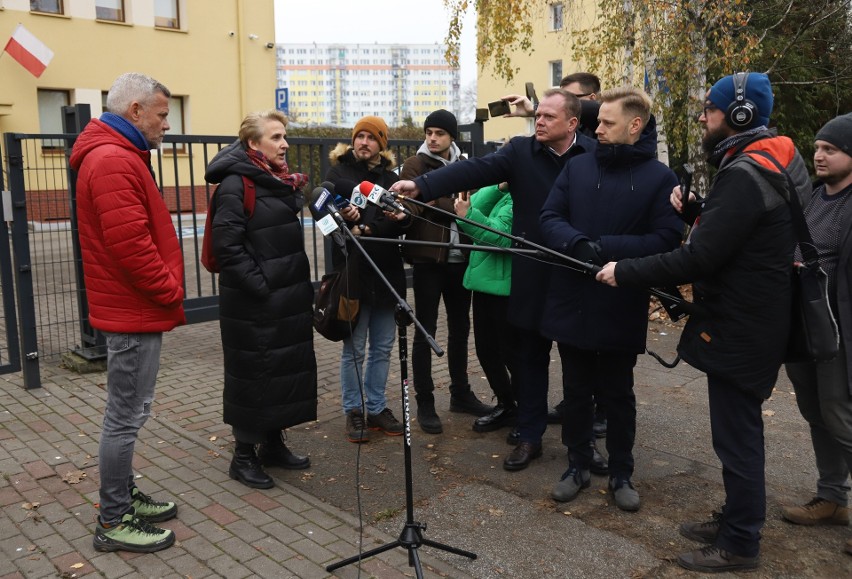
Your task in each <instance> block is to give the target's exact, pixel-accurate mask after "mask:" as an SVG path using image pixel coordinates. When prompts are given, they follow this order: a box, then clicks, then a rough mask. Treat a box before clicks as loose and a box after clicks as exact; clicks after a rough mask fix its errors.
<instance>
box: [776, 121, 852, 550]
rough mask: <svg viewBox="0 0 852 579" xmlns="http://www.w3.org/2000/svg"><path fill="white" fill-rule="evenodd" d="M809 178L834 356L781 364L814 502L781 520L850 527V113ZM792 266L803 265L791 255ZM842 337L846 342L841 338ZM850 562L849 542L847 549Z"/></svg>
mask: <svg viewBox="0 0 852 579" xmlns="http://www.w3.org/2000/svg"><path fill="white" fill-rule="evenodd" d="M814 147H815V151H814V172H815V173H816V176H817V179H819V180H820V181H821V183H820V184H819V185H818V186H817V187H816V188H815V189H814V191H813V194H812V195H811V196H810V198H809V199H807V200H804V199H803V200H802V206H803V207H804V214H805V221H806V222H807V224H808V229H809V230H810V232H811V237H813V240H814V245H815V246H816V250H817V253H818V254H819V264H820V266H821V267H822V269H823V270H825V272H826V273H827V274H828V295H829V300H830V302H831V309H832V311H833V312H834V314H835V316H836V317H837V321H838V323H839V324H840V352H839V353H838V355H837V357H836V358H834V360H830V361H828V362H819V363H816V362H809V363H802V364H787V365H786V368H787V376H789V377H790V381H791V382H792V383H793V388H794V389H795V391H796V403H797V404H798V405H799V410H800V411H801V413H802V416H803V417H804V418H805V420H807V421H808V424H809V425H810V428H811V442H812V443H813V446H814V456H815V457H816V466H817V471H818V472H819V479H818V480H817V492H816V496H815V497H814V498H813V499H812V500H811V501H810V502H808V503H806V504H804V505H801V506H791V507H784V508H783V509H782V511H781V515H782V516H783V517H784V519H786V520H787V521H789V522H791V523H796V524H799V525H848V524H849V511H848V509H847V506H848V502H849V474H850V473H852V380H850V377H852V366H850V364H852V340H850V339H849V337H850V336H852V303H850V300H849V296H850V295H852V203H850V198H852V113H847V114H845V115H842V116H839V117H836V118H835V119H833V120H831V121H829V122H828V123H827V124H826V125H825V126H824V127H823V128H821V129H820V130H819V131H818V132H817V134H816V139H815V142H814ZM796 259H797V260H801V254H800V252H798V251H797V253H796ZM844 337H845V338H844ZM846 552H847V553H849V554H850V555H852V539H850V540H848V541H847V542H846Z"/></svg>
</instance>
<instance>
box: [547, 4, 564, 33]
mask: <svg viewBox="0 0 852 579" xmlns="http://www.w3.org/2000/svg"><path fill="white" fill-rule="evenodd" d="M563 10H564V4H562V2H557V3H556V4H551V5H550V29H551V30H562V23H563V22H562V14H563Z"/></svg>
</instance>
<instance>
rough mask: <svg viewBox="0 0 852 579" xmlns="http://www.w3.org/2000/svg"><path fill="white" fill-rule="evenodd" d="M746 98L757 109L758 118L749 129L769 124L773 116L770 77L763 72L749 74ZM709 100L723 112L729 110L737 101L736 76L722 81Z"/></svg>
mask: <svg viewBox="0 0 852 579" xmlns="http://www.w3.org/2000/svg"><path fill="white" fill-rule="evenodd" d="M745 85H746V88H745V98H747V99H748V100H750V101H751V102H753V103H754V105H755V106H756V107H757V116H756V117H755V120H754V121H752V123H751V125H750V126H748V127H743V128H744V129H751V128H753V127H759V126H761V125H768V124H769V116H770V115H771V114H772V102H773V98H772V85H771V84H770V83H769V77H768V76H766V75H765V74H763V73H762V72H749V73H748V77H747V80H746V82H745ZM707 98H708V100H709V101H710V102H711V103H713V104H714V105H716V107H718V108H719V109H720V110H721V111H722V112H725V111H726V110H728V106H729V105H730V104H731V103H732V102H734V100H736V95H734V75H732V74H731V75H728V76H726V77H724V78H722V79H720V80H719V81H718V82H717V83H716V84H714V85H713V87H712V88H711V89H710V95H709V96H708V97H707Z"/></svg>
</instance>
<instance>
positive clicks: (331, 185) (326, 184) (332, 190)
mask: <svg viewBox="0 0 852 579" xmlns="http://www.w3.org/2000/svg"><path fill="white" fill-rule="evenodd" d="M320 186H321V187H325V188H326V190H327V191H328V192H329V193H335V187H334V183H332V182H331V181H323V182H322V183H320Z"/></svg>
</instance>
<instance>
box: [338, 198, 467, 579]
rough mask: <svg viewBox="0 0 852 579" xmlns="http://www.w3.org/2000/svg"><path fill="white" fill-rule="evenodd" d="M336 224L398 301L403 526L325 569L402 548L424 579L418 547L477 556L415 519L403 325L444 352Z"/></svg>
mask: <svg viewBox="0 0 852 579" xmlns="http://www.w3.org/2000/svg"><path fill="white" fill-rule="evenodd" d="M332 215H333V214H332ZM335 220H336V221H337V216H335ZM338 225H339V226H340V229H342V230H343V231H345V232H346V234H347V235H348V237H349V239H350V240H351V241H352V243H353V244H354V245H355V247H356V248H357V249H358V251H359V252H360V253H361V255H362V256H363V257H364V259H365V261H366V262H367V263H368V264H369V265H370V267H371V268H372V269H373V272H374V273H375V274H376V275H377V276H378V278H379V279H380V280H381V281H382V283H383V284H384V285H385V287H387V288H388V289H389V290H390V292H391V294H393V296H394V297H395V298H396V301H397V306H396V315H395V316H394V321H395V322H396V326H397V333H398V335H399V367H400V368H399V369H400V378H401V389H402V422H403V426H404V433H405V436H404V444H403V449H404V457H405V525H404V526H403V528H402V532H401V533H400V534H399V538H398V539H396V540H395V541H391V542H390V543H387V544H385V545H382V546H380V547H376V548H375V549H370V550H368V551H365V552H364V553H360V554H358V555H355V556H353V557H349V558H347V559H343V560H341V561H338V562H336V563H332V564H331V565H327V566H326V568H325V570H326V571H328V572H329V573H331V572H332V571H334V570H335V569H339V568H341V567H345V566H346V565H350V564H352V563H356V562H360V561H362V560H364V559H367V558H369V557H373V556H375V555H378V554H380V553H384V552H385V551H390V550H391V549H395V548H396V547H403V548H404V549H406V550H408V566H409V567H414V572H415V573H416V575H417V579H423V568H422V566H421V564H420V555H419V553H418V551H417V550H418V549H419V548H420V546H421V545H426V546H427V547H434V548H436V549H440V550H442V551H447V552H448V553H453V554H455V555H461V556H462V557H467V558H469V559H476V557H477V556H476V553H471V552H470V551H465V550H463V549H458V548H456V547H451V546H449V545H445V544H443V543H439V542H437V541H432V540H430V539H426V538H424V537H423V531H425V530H426V523H420V522H418V521H415V520H414V474H413V471H412V468H411V412H410V405H409V403H408V342H407V331H406V326H408V325H409V324H410V323H412V322H414V325H415V327H416V328H417V330H418V331H420V333H422V334H423V335H424V336H425V337H426V341H427V342H428V343H429V346H430V347H431V348H432V350H433V351H434V352H435V353H436V354H437V355H438V356H442V355H443V354H444V351H443V350H442V349H441V348H440V346H438V344H437V343H436V342H435V339H434V338H433V337H432V336H431V335H429V332H427V331H426V329H425V328H424V327H423V325H422V324H421V323H420V321H419V320H418V319H417V317H415V315H414V311H413V310H412V309H411V306H409V305H408V303H407V302H406V301H405V300H404V299H403V298H402V297H401V296H400V295H399V294H398V293H397V292H396V290H395V289H394V288H393V285H392V284H391V283H390V281H388V278H386V277H385V276H384V274H382V272H381V270H380V269H379V267H378V266H377V265H376V263H375V262H374V261H373V259H372V258H371V257H370V256H369V255H368V254H367V252H366V250H365V249H364V246H363V245H361V243H360V242H359V241H358V239H357V238H356V237H355V235H354V234H353V233H352V232H351V231H349V228H348V227H347V226H346V223H345V222H342V219H341V220H340V221H338ZM368 239H369V238H368ZM381 239H384V238H381ZM387 241H390V242H398V241H399V240H395V239H387Z"/></svg>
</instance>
